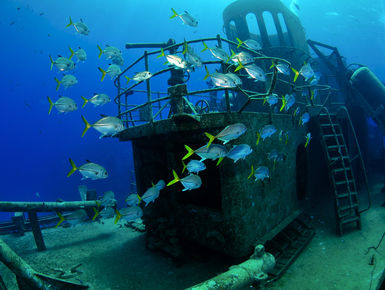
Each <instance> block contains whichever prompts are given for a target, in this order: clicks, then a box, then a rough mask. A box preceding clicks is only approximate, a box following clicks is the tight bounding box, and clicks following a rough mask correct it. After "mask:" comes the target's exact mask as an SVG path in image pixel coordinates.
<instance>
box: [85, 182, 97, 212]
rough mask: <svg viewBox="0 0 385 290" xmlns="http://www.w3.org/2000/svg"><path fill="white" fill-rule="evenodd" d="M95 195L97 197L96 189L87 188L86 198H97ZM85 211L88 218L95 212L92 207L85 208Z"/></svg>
mask: <svg viewBox="0 0 385 290" xmlns="http://www.w3.org/2000/svg"><path fill="white" fill-rule="evenodd" d="M97 197H98V194H97V192H96V190H94V189H89V190H87V193H86V200H97ZM86 213H87V216H88V217H89V218H90V219H92V218H93V217H94V215H95V212H94V210H93V209H92V208H86Z"/></svg>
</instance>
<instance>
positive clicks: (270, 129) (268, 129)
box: [260, 125, 277, 140]
mask: <svg viewBox="0 0 385 290" xmlns="http://www.w3.org/2000/svg"><path fill="white" fill-rule="evenodd" d="M275 132H277V129H275V127H274V125H265V126H264V127H263V128H262V129H261V131H260V136H261V137H262V140H265V138H268V137H270V136H271V135H273V134H274V133H275Z"/></svg>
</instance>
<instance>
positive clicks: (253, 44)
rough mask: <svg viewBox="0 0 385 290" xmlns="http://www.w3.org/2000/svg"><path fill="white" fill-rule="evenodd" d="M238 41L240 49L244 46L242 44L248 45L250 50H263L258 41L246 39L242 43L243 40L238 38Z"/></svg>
mask: <svg viewBox="0 0 385 290" xmlns="http://www.w3.org/2000/svg"><path fill="white" fill-rule="evenodd" d="M237 40H238V43H239V44H238V46H237V47H238V48H239V47H240V46H241V45H242V44H244V45H246V46H247V47H248V48H250V49H253V50H261V49H262V46H261V44H260V43H259V42H258V41H256V40H254V39H246V40H245V41H242V40H240V39H239V38H238V37H237Z"/></svg>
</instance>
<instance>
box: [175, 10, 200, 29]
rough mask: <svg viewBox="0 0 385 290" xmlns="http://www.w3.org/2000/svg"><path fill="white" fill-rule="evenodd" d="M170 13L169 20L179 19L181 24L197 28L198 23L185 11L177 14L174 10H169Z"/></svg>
mask: <svg viewBox="0 0 385 290" xmlns="http://www.w3.org/2000/svg"><path fill="white" fill-rule="evenodd" d="M171 11H172V13H173V15H171V16H170V19H173V18H175V17H179V18H180V19H181V20H182V22H183V24H186V25H188V26H192V27H197V26H198V21H197V20H196V19H195V18H194V17H193V16H192V15H191V14H190V13H188V12H187V11H185V12H184V13H183V14H178V13H177V12H176V11H175V9H174V8H171Z"/></svg>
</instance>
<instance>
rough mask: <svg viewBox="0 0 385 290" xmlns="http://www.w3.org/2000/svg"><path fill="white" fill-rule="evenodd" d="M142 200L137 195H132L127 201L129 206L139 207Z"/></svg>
mask: <svg viewBox="0 0 385 290" xmlns="http://www.w3.org/2000/svg"><path fill="white" fill-rule="evenodd" d="M141 200H142V199H141V197H140V196H139V194H137V193H131V194H129V195H128V196H127V198H126V199H125V201H126V203H127V205H128V206H134V205H139V204H140V202H141Z"/></svg>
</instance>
